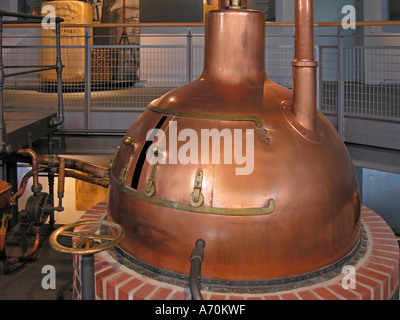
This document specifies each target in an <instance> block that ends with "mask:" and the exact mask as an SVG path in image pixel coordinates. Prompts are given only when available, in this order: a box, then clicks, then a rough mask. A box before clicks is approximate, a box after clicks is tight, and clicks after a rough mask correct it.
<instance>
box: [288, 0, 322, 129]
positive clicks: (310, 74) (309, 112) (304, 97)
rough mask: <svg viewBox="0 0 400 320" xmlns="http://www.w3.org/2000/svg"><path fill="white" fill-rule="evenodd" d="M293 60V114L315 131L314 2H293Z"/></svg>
mask: <svg viewBox="0 0 400 320" xmlns="http://www.w3.org/2000/svg"><path fill="white" fill-rule="evenodd" d="M295 5H296V10H295V16H296V41H295V51H296V58H295V60H294V61H293V62H292V66H293V111H294V114H295V116H296V118H297V120H298V121H299V122H300V124H301V125H302V126H303V127H304V128H306V129H307V130H312V131H314V130H315V120H316V115H317V98H316V90H317V89H316V81H317V78H316V76H317V73H316V68H317V66H318V63H317V62H316V61H314V27H313V19H314V10H313V0H296V3H295Z"/></svg>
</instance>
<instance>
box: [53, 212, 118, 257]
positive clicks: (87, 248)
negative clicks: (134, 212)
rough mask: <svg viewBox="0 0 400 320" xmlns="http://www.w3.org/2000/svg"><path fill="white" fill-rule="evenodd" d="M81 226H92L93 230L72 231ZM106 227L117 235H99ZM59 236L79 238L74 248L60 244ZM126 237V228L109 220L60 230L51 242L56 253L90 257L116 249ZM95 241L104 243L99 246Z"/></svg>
mask: <svg viewBox="0 0 400 320" xmlns="http://www.w3.org/2000/svg"><path fill="white" fill-rule="evenodd" d="M81 226H86V227H87V226H90V227H91V229H90V230H86V228H85V230H84V231H70V230H73V229H75V228H77V227H81ZM104 226H105V227H108V228H112V229H114V230H115V231H116V235H115V236H114V235H112V236H110V235H102V234H98V233H97V231H98V230H99V229H100V228H101V227H104ZM59 236H69V237H74V238H78V240H77V241H76V242H75V243H73V244H72V247H66V246H63V245H61V244H60V243H59V242H58V238H59ZM124 236H125V230H124V228H123V227H122V226H120V225H119V224H117V223H115V222H111V221H108V220H82V221H78V222H75V223H71V224H68V225H65V226H62V227H60V228H58V229H57V230H56V231H54V232H53V233H52V234H51V236H50V239H49V241H50V245H51V247H52V248H53V249H54V250H56V251H59V252H63V253H68V254H78V255H89V254H94V253H97V252H101V251H105V250H108V249H111V248H113V247H115V246H116V245H117V244H118V243H120V242H121V240H122V239H123V238H124ZM94 240H101V241H102V243H101V244H98V243H96V242H94Z"/></svg>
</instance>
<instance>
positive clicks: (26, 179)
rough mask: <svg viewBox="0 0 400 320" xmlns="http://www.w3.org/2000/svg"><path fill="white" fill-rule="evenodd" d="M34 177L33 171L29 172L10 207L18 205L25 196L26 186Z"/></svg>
mask: <svg viewBox="0 0 400 320" xmlns="http://www.w3.org/2000/svg"><path fill="white" fill-rule="evenodd" d="M32 176H33V171H32V170H31V171H29V172H27V173H26V174H25V175H24V177H23V178H22V180H21V184H20V186H19V189H18V191H17V192H16V193H14V194H13V196H12V197H11V198H10V205H12V206H14V205H16V204H17V200H18V199H19V198H20V197H21V196H22V195H23V194H24V192H25V189H26V186H27V184H28V181H29V179H30V178H31V177H32Z"/></svg>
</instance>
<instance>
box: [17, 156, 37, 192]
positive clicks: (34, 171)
mask: <svg viewBox="0 0 400 320" xmlns="http://www.w3.org/2000/svg"><path fill="white" fill-rule="evenodd" d="M16 154H20V155H23V156H28V157H30V158H31V160H32V175H33V186H32V192H34V193H38V192H40V191H42V185H41V184H40V183H39V166H38V155H37V154H36V152H35V151H33V150H31V149H20V150H18V151H17V152H16Z"/></svg>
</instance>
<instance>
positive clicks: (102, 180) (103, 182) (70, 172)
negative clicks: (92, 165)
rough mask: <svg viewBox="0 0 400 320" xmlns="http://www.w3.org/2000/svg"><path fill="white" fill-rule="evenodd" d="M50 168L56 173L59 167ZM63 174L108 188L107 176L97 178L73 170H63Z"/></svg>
mask: <svg viewBox="0 0 400 320" xmlns="http://www.w3.org/2000/svg"><path fill="white" fill-rule="evenodd" d="M51 170H52V171H53V172H55V173H57V172H58V171H59V168H51ZM65 176H66V177H70V178H75V179H78V180H82V181H85V182H88V183H91V184H95V185H99V186H101V187H103V188H108V185H109V179H108V178H99V177H95V176H92V175H90V174H87V173H83V172H78V171H75V170H67V169H66V170H65Z"/></svg>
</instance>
